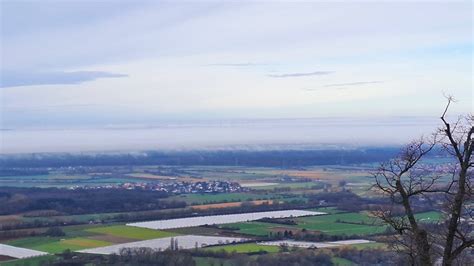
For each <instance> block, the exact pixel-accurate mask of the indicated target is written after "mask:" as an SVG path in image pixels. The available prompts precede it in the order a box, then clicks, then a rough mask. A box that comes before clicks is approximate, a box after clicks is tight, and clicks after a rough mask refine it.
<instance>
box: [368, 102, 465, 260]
mask: <svg viewBox="0 0 474 266" xmlns="http://www.w3.org/2000/svg"><path fill="white" fill-rule="evenodd" d="M447 99H448V103H447V105H446V108H445V109H444V112H443V114H442V115H441V121H442V128H440V130H439V132H437V134H435V135H434V136H433V137H432V138H430V139H424V138H421V139H419V140H416V141H413V142H411V143H410V144H409V145H407V146H406V147H405V148H404V149H402V151H401V153H400V154H399V156H398V157H397V158H395V159H393V160H391V161H389V162H387V163H383V164H381V165H380V167H379V169H378V170H377V172H375V173H374V179H375V185H374V188H375V189H376V190H377V191H379V192H381V193H383V194H384V195H386V196H388V197H389V198H390V202H391V205H390V207H388V208H384V209H382V210H380V211H378V212H375V214H376V216H377V217H379V218H380V219H381V220H382V221H384V222H385V223H387V224H388V225H389V226H391V228H393V229H394V230H395V231H396V232H397V233H398V235H399V237H397V242H396V243H395V246H396V247H397V248H399V249H401V250H403V251H404V252H406V253H408V257H409V258H411V259H412V264H414V265H432V264H433V263H435V262H442V264H443V265H452V264H453V262H454V261H455V260H456V259H457V258H458V257H459V255H460V254H461V253H462V252H463V251H464V250H466V249H467V248H470V247H473V245H474V240H473V239H472V226H471V225H470V224H469V222H468V221H469V219H472V216H470V215H472V213H471V212H469V211H468V210H469V208H467V205H468V204H470V203H471V200H472V187H471V178H472V166H474V163H473V161H472V160H473V159H472V152H473V150H474V143H473V140H472V135H473V134H474V126H473V116H472V115H468V116H465V117H461V118H459V119H458V120H457V121H456V122H455V123H454V124H451V123H450V122H448V121H447V118H446V114H447V112H448V110H449V107H450V104H451V103H452V102H453V101H454V99H453V98H452V97H448V98H447ZM438 146H440V147H442V148H443V150H444V151H446V152H448V154H450V155H451V156H452V157H453V159H454V162H455V163H453V169H452V176H451V179H450V181H448V182H447V181H446V180H443V174H442V173H438V172H436V171H434V170H433V169H432V167H431V166H429V165H428V166H426V165H423V164H422V163H420V160H422V158H423V157H425V156H426V155H427V154H428V153H430V152H432V150H433V149H434V148H435V147H438ZM440 197H443V199H444V201H445V202H446V204H445V205H444V207H445V208H444V210H445V211H444V216H443V221H441V222H440V223H439V224H438V225H437V226H435V230H429V228H428V227H429V225H427V224H424V223H421V222H420V221H418V220H417V219H416V216H415V213H416V208H417V203H418V202H420V200H423V201H436V199H439V198H440ZM438 205H439V204H438ZM431 229H433V226H431Z"/></svg>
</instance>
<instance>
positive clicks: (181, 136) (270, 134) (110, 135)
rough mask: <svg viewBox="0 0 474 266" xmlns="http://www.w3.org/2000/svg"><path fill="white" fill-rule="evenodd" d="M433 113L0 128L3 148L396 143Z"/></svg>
mask: <svg viewBox="0 0 474 266" xmlns="http://www.w3.org/2000/svg"><path fill="white" fill-rule="evenodd" d="M437 125H439V123H438V119H436V118H435V117H418V118H414V117H411V118H407V117H405V118H400V117H391V118H387V117H379V118H357V119H355V118H311V119H254V120H252V119H246V120H212V121H201V122H197V121H190V122H183V121H175V122H170V121H168V122H162V123H156V124H150V125H140V124H136V125H121V126H119V125H115V126H114V125H110V126H103V127H83V128H49V129H48V128H43V129H39V128H30V129H16V130H3V131H2V135H3V143H4V145H3V150H2V153H3V154H12V153H34V152H107V151H109V152H111V151H113V152H115V151H117V152H118V151H122V152H126V151H141V150H193V149H263V150H268V149H309V148H320V147H332V148H334V147H337V148H354V147H360V146H391V145H401V144H405V143H407V142H409V141H410V140H412V139H414V138H418V137H420V136H421V135H425V136H427V137H428V136H429V135H430V134H432V133H433V132H435V130H436V128H437Z"/></svg>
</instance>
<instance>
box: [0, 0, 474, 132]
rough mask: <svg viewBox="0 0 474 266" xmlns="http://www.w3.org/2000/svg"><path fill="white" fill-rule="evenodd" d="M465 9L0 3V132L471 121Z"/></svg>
mask: <svg viewBox="0 0 474 266" xmlns="http://www.w3.org/2000/svg"><path fill="white" fill-rule="evenodd" d="M472 12H473V7H472V3H471V2H470V1H464V2H457V1H441V2H439V1H437V2H434V1H422V2H410V1H396V2H395V1H394V2H387V1H383V2H380V3H375V2H361V1H344V2H333V3H331V2H320V1H305V2H281V1H280V2H276V1H261V2H255V1H238V2H237V1H236V2H223V1H190V2H183V1H170V2H159V1H9V0H2V1H1V13H2V14H1V17H2V18H1V26H2V32H1V40H2V47H1V53H2V54H1V56H2V57H1V74H2V76H1V87H0V100H1V103H2V105H1V115H2V116H1V118H2V119H1V124H2V127H3V128H21V127H37V128H38V127H39V128H41V127H71V126H87V125H94V126H106V125H109V124H131V123H134V122H137V123H140V124H147V123H155V122H157V121H164V120H206V119H232V118H250V119H251V118H293V117H370V116H386V117H388V116H438V115H439V111H440V110H441V108H442V105H443V104H444V98H443V93H447V94H453V95H455V96H456V98H458V99H459V102H458V103H457V104H456V105H455V107H454V109H453V112H455V113H464V112H470V111H472V103H473V99H472V62H473V61H472V47H473V36H472V31H473V28H472V15H473V14H472Z"/></svg>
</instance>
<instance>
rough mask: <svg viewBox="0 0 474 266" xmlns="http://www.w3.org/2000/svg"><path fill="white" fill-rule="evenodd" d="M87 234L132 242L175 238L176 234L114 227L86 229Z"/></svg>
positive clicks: (128, 227)
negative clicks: (128, 239)
mask: <svg viewBox="0 0 474 266" xmlns="http://www.w3.org/2000/svg"><path fill="white" fill-rule="evenodd" d="M86 231H87V232H92V233H98V234H103V235H108V236H113V237H121V238H130V239H133V240H147V239H154V238H163V237H171V236H176V235H177V234H175V233H171V232H165V231H159V230H152V229H147V228H140V227H133V226H125V225H114V226H104V227H96V228H91V229H87V230H86Z"/></svg>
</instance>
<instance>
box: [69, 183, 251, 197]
mask: <svg viewBox="0 0 474 266" xmlns="http://www.w3.org/2000/svg"><path fill="white" fill-rule="evenodd" d="M78 188H81V189H142V190H151V191H162V192H167V193H174V194H187V193H229V192H230V193H231V192H245V191H248V190H249V188H245V187H242V186H240V184H239V183H237V182H229V181H199V182H183V181H176V182H127V183H119V184H108V185H99V186H86V187H71V189H78Z"/></svg>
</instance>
